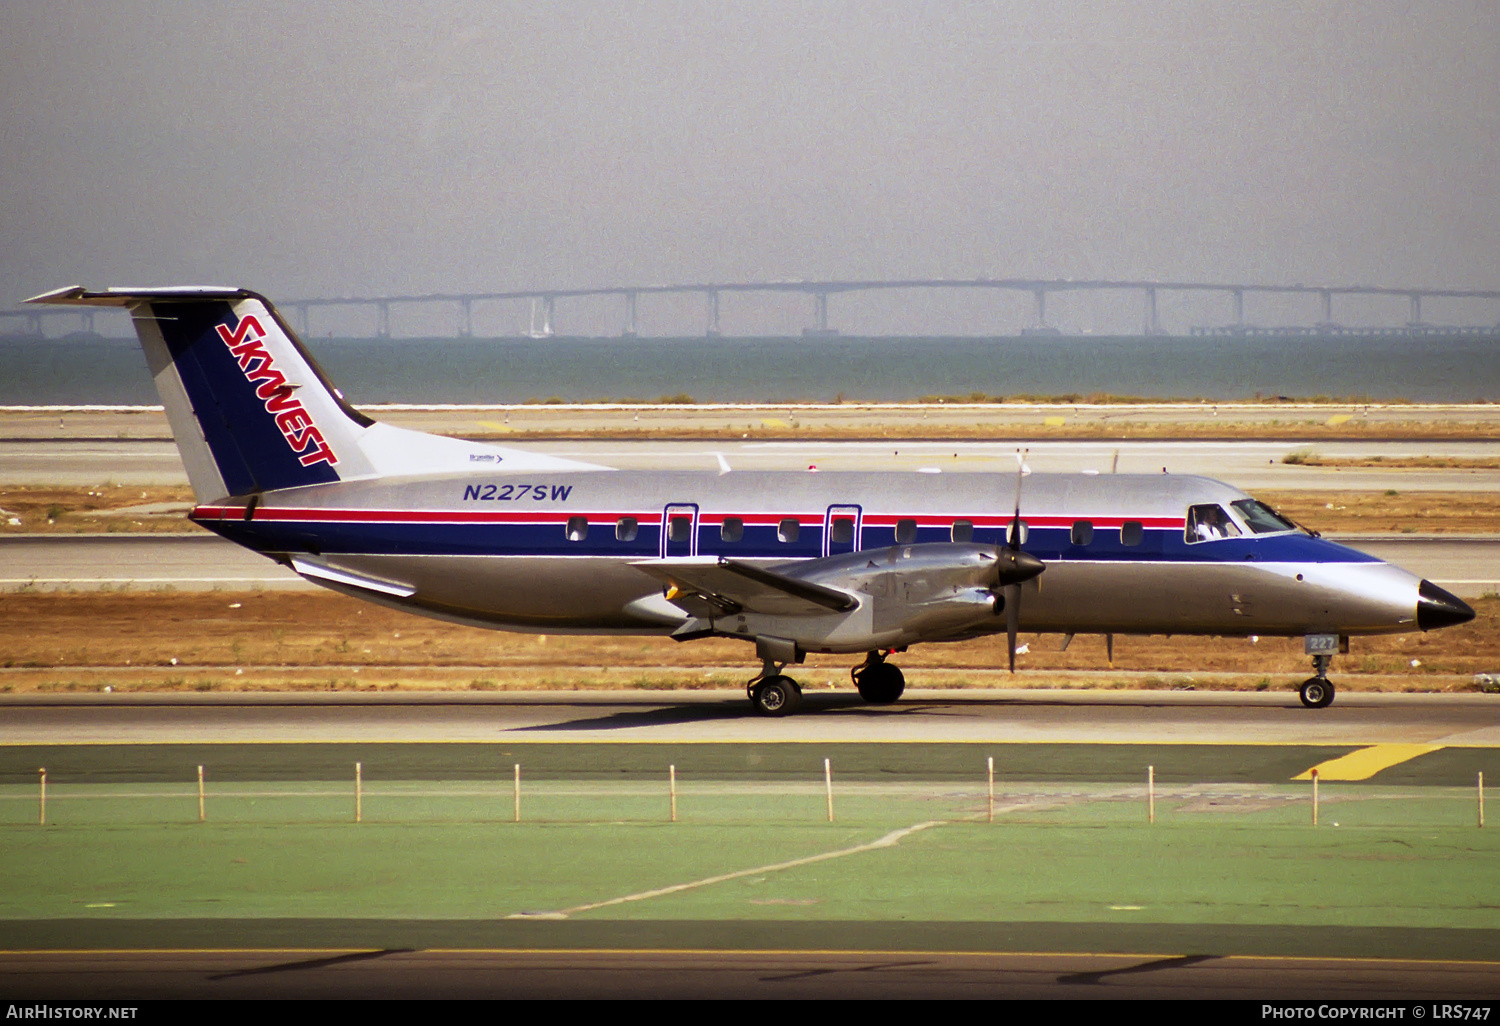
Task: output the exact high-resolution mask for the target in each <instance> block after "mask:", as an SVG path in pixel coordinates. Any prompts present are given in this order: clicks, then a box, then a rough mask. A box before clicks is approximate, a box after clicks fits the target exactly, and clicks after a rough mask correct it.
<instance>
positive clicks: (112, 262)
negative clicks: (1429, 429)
mask: <svg viewBox="0 0 1500 1026" xmlns="http://www.w3.org/2000/svg"><path fill="white" fill-rule="evenodd" d="M0 95H3V98H4V103H3V110H0V182H3V183H4V187H3V189H0V242H3V247H0V306H7V307H8V306H10V305H12V304H13V303H15V302H16V301H17V300H19V299H22V298H24V297H25V296H27V295H30V294H33V293H35V292H39V291H42V290H44V289H47V288H51V287H55V286H58V285H62V284H67V283H71V282H75V281H79V282H84V283H86V284H90V285H96V286H102V285H107V284H121V283H131V284H162V283H173V282H215V283H232V284H244V285H248V286H251V287H255V288H259V289H261V290H264V291H266V292H268V293H270V294H272V295H273V296H281V297H285V298H294V297H297V296H314V295H339V294H358V293H365V294H368V293H373V292H390V291H442V290H460V289H503V288H524V287H533V286H557V287H563V286H585V285H602V284H625V283H645V282H665V281H706V280H746V279H766V278H820V277H833V278H838V277H865V276H872V277H893V276H913V275H920V276H955V277H957V276H964V277H967V276H974V275H979V274H986V275H990V276H993V277H1007V276H1012V275H1038V276H1059V277H1131V276H1139V277H1150V278H1160V279H1171V278H1200V279H1201V278H1216V279H1226V280H1250V281H1267V282H1334V283H1356V282H1357V283H1367V284H1392V285H1410V284H1428V285H1441V286H1470V287H1484V288H1496V287H1500V188H1497V184H1500V5H1497V4H1496V3H1495V2H1493V0H1483V2H1479V0H1472V2H1452V3H1450V2H1444V0H1421V2H1410V3H1405V2H1403V3H1396V2H1383V0H1358V2H1347V3H1346V2H1336V0H1328V2H1318V3H1314V2H1303V3H1293V2H1284V3H1283V2H1265V0H1241V2H1229V0H1222V2H1193V0H1181V2H1160V3H1157V2H1147V0H1130V2H1122V3H1086V2H1076V3H1046V2H1041V0H1025V2H1018V3H1004V2H1001V3H957V2H954V3H893V2H885V0H862V2H857V3H838V2H834V3H819V2H809V0H795V2H781V0H775V2H772V0H767V2H764V3H743V4H729V3H668V2H657V0H647V2H642V3H604V2H598V3H558V2H547V3H515V4H503V3H495V2H492V0H491V2H475V3H448V4H441V3H432V4H423V5H420V6H415V5H412V6H407V5H403V4H391V3H381V4H374V5H368V6H366V5H359V4H353V3H348V2H344V0H340V2H337V3H328V2H300V3H296V4H276V5H268V6H257V5H253V4H250V3H243V2H236V3H233V4H225V3H208V2H193V3H184V4H171V3H134V2H132V3H123V2H106V3H76V4H63V3H40V2H36V3H31V2H19V0H17V2H10V3H5V4H3V5H0ZM1131 304H1132V305H1131V307H1130V309H1131V310H1132V311H1133V310H1135V309H1136V308H1137V307H1138V305H1139V301H1138V300H1132V301H1131ZM694 309H695V310H696V309H697V307H694ZM1402 312H1403V313H1404V311H1402ZM695 316H697V315H696V314H695ZM1132 316H1134V315H1132Z"/></svg>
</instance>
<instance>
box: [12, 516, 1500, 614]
mask: <svg viewBox="0 0 1500 1026" xmlns="http://www.w3.org/2000/svg"><path fill="white" fill-rule="evenodd" d="M1330 537H1332V538H1334V539H1335V540H1345V541H1346V542H1347V544H1349V545H1352V546H1353V547H1354V548H1357V549H1360V550H1361V551H1364V552H1368V553H1370V554H1371V555H1373V556H1378V557H1380V558H1381V559H1385V560H1389V561H1391V562H1393V563H1395V564H1396V565H1397V566H1401V567H1404V568H1405V569H1407V570H1410V571H1411V572H1412V573H1415V574H1420V575H1421V576H1423V577H1426V578H1427V579H1428V580H1430V581H1432V582H1433V583H1435V584H1437V585H1439V586H1440V587H1443V588H1447V589H1448V590H1449V591H1451V592H1453V593H1454V594H1455V595H1459V596H1461V597H1464V598H1476V597H1478V596H1480V595H1485V594H1490V593H1493V592H1497V591H1500V537H1496V536H1493V535H1479V536H1468V537H1463V538H1456V537H1453V536H1451V535H1357V536H1349V537H1348V538H1347V539H1340V538H1339V536H1336V535H1333V536H1330ZM311 587H314V586H313V585H311V584H308V583H307V582H306V581H304V580H303V579H302V578H300V577H298V576H297V575H296V574H294V573H292V571H290V570H288V569H286V568H285V567H282V566H280V565H279V564H277V563H274V562H272V561H271V560H269V559H267V558H266V557H264V556H260V555H257V554H255V553H253V552H251V551H249V550H248V549H243V548H240V547H239V546H237V545H234V544H232V543H230V542H227V541H225V540H223V539H222V538H220V537H218V536H217V535H212V534H209V533H208V532H206V531H200V532H197V533H194V534H154V535H127V534H101V535H11V536H8V537H0V592H4V591H16V590H20V589H27V590H43V591H55V590H63V589H72V590H74V591H93V590H99V589H106V588H107V589H121V588H134V589H141V590H147V591H149V590H151V589H153V588H175V589H178V590H183V591H204V590H214V589H218V590H225V591H235V590H254V589H257V588H267V589H280V588H311Z"/></svg>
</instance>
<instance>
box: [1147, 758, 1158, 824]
mask: <svg viewBox="0 0 1500 1026" xmlns="http://www.w3.org/2000/svg"><path fill="white" fill-rule="evenodd" d="M1146 822H1147V823H1155V822H1156V767H1155V766H1147V767H1146Z"/></svg>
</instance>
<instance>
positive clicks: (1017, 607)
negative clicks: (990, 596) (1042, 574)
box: [1005, 584, 1021, 673]
mask: <svg viewBox="0 0 1500 1026" xmlns="http://www.w3.org/2000/svg"><path fill="white" fill-rule="evenodd" d="M1020 626H1021V586H1020V585H1019V584H1007V585H1006V586H1005V650H1006V651H1007V652H1008V653H1009V654H1010V672H1011V673H1015V672H1016V631H1017V630H1018V629H1019V628H1020Z"/></svg>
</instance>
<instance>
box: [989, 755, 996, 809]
mask: <svg viewBox="0 0 1500 1026" xmlns="http://www.w3.org/2000/svg"><path fill="white" fill-rule="evenodd" d="M988 761H989V767H990V818H989V821H990V822H991V823H993V822H995V757H994V756H993V755H992V756H990V757H989V760H988Z"/></svg>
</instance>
